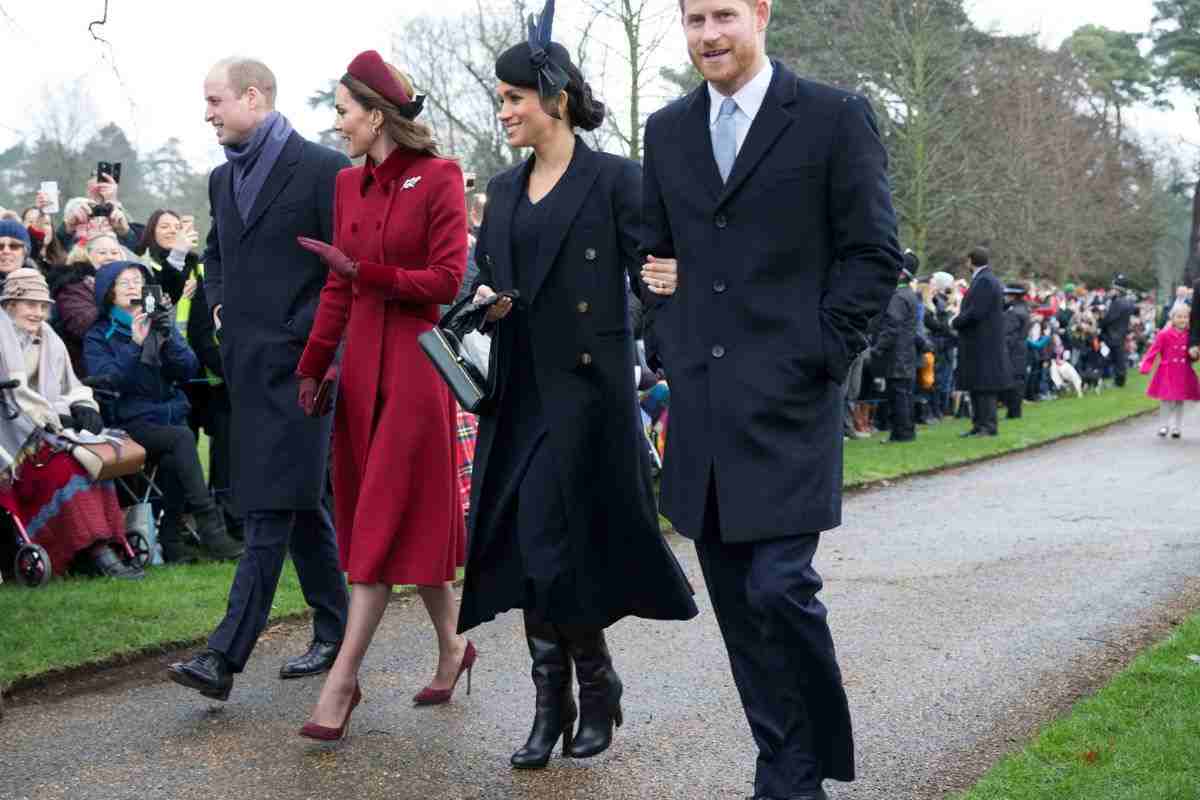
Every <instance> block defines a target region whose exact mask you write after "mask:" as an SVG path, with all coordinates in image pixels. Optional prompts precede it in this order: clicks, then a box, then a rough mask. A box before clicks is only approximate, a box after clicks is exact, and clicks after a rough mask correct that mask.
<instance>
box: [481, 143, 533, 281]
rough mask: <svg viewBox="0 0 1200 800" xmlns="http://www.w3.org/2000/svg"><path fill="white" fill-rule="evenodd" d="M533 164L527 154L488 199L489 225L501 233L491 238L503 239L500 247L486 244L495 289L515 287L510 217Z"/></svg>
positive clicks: (515, 211) (511, 217)
mask: <svg viewBox="0 0 1200 800" xmlns="http://www.w3.org/2000/svg"><path fill="white" fill-rule="evenodd" d="M532 167H533V158H532V157H530V158H528V159H526V160H525V163H524V164H523V165H522V166H521V168H520V169H515V170H513V171H512V173H511V174H510V176H509V178H508V180H507V181H505V182H504V183H502V184H501V185H500V187H499V188H500V191H498V192H496V193H495V196H494V197H489V198H488V214H489V215H493V216H492V218H491V220H489V225H491V224H494V225H495V226H496V229H497V230H499V231H502V232H503V235H502V236H499V237H493V240H499V241H503V246H502V247H496V248H493V247H491V242H489V243H488V245H489V246H488V258H490V259H491V260H492V263H491V267H492V280H493V281H494V282H495V284H496V285H495V287H494V288H495V289H496V290H497V291H501V290H504V289H514V288H516V282H517V279H516V274H515V272H514V271H513V268H512V236H511V231H512V226H513V217H514V216H516V213H517V201H518V200H520V199H521V192H522V191H523V189H524V187H525V182H526V180H527V178H528V177H529V170H530V169H532ZM493 221H494V222H493Z"/></svg>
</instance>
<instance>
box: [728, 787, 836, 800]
mask: <svg viewBox="0 0 1200 800" xmlns="http://www.w3.org/2000/svg"><path fill="white" fill-rule="evenodd" d="M746 800H829V795H827V794H825V790H824V789H815V790H814V791H811V792H801V793H800V794H789V795H788V796H787V797H772V796H771V795H768V794H756V795H754V796H753V797H747V798H746Z"/></svg>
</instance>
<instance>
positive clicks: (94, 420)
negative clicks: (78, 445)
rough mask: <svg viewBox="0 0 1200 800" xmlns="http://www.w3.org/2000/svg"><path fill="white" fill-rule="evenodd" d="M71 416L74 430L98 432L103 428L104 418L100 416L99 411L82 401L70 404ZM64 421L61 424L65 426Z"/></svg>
mask: <svg viewBox="0 0 1200 800" xmlns="http://www.w3.org/2000/svg"><path fill="white" fill-rule="evenodd" d="M71 416H72V417H73V421H74V423H75V426H74V427H75V429H76V430H82V431H87V432H88V433H99V432H100V431H102V430H104V420H103V418H101V416H100V412H99V411H97V410H96V409H94V408H92V407H91V406H88V405H84V404H83V403H76V404H75V405H73V406H71ZM66 424H67V423H66V422H65V421H64V422H63V425H64V426H66Z"/></svg>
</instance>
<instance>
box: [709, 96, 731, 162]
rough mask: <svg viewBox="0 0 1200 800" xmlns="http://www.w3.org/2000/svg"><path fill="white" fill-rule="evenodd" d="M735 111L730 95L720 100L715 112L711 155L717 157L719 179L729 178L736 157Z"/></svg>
mask: <svg viewBox="0 0 1200 800" xmlns="http://www.w3.org/2000/svg"><path fill="white" fill-rule="evenodd" d="M735 113H737V103H735V102H734V101H733V98H732V97H726V98H725V99H724V100H723V101H722V102H721V110H720V112H719V113H718V114H717V125H716V128H715V129H714V130H713V155H714V156H716V159H717V169H718V170H719V171H720V173H721V180H722V181H727V180H729V173H730V172H731V171H732V170H733V162H734V160H736V159H737V125H736V124H735V122H734V119H733V115H734V114H735Z"/></svg>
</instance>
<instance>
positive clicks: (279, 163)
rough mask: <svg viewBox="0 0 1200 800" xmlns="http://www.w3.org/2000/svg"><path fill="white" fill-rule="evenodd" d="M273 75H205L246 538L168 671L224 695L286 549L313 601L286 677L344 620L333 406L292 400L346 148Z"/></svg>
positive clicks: (267, 605) (234, 463) (225, 64)
mask: <svg viewBox="0 0 1200 800" xmlns="http://www.w3.org/2000/svg"><path fill="white" fill-rule="evenodd" d="M277 88H278V86H277V83H276V81H275V75H274V74H273V73H272V72H271V70H270V69H269V68H268V67H267V66H266V65H265V64H263V63H262V62H260V61H255V60H253V59H246V58H228V59H224V60H222V61H220V62H218V63H217V64H216V65H215V66H214V67H213V68H212V70H211V71H210V72H209V73H208V76H207V78H205V81H204V101H205V107H206V112H205V116H204V119H205V121H206V122H208V123H209V124H210V125H212V126H213V128H214V130H215V131H216V135H217V141H218V142H219V143H220V144H221V145H222V146H224V148H225V155H226V157H227V158H228V163H226V164H222V165H221V166H219V167H217V168H216V169H215V170H213V172H212V174H211V175H210V176H209V181H208V199H209V204H210V206H211V209H212V227H211V229H210V231H209V234H208V242H207V246H206V248H205V252H204V266H205V273H206V274H205V278H206V285H205V291H206V292H207V297H208V303H209V306H210V307H211V308H212V309H213V317H214V321H215V323H216V326H217V330H218V336H220V337H221V358H222V361H223V364H224V369H225V381H226V383H227V384H228V387H229V397H230V402H231V406H232V411H233V414H232V432H231V435H230V440H231V447H232V453H230V462H231V472H232V480H231V485H232V489H233V501H234V505H235V507H236V508H237V510H238V511H239V512H240V513H241V514H242V515H244V516H245V519H246V524H245V538H246V551H245V553H244V554H243V555H242V558H241V561H240V562H239V563H238V568H237V574H236V575H235V576H234V579H233V586H232V587H231V588H230V591H229V607H228V610H227V611H226V614H225V618H224V619H223V620H222V621H221V623H220V624H219V625H218V626H217V629H216V631H214V632H213V634H212V636H211V637H210V638H209V640H208V647H207V648H206V649H205V650H202V651H201V652H200V653H198V654H197V655H195V656H194V657H192V658H191V659H189V660H187V661H184V662H181V663H178V664H172V665H171V666H170V667H169V668H168V675H169V677H170V678H171V680H173V681H175V682H176V683H179V684H182V685H184V686H187V687H189V688H192V689H196V690H198V691H199V692H200V693H201V694H202V695H204V696H205V697H210V698H214V699H217V700H226V699H228V697H229V692H230V690H231V689H232V687H233V675H234V674H236V673H238V672H241V671H242V669H243V668H244V667H245V665H246V661H247V659H248V658H249V657H250V652H251V650H253V648H254V644H255V642H256V641H257V640H258V636H259V634H260V633H261V632H262V629H263V628H264V627H265V625H266V623H267V618H268V616H269V614H270V610H271V602H272V600H273V599H274V596H275V588H276V586H277V585H278V583H279V575H280V572H281V571H282V569H283V562H284V558H285V556H286V555H287V554H288V552H289V551H290V552H291V556H292V561H293V563H294V564H295V566H296V573H297V574H298V575H299V578H300V587H301V589H302V590H303V592H304V599H305V600H306V601H308V604H309V605H310V606H312V608H313V641H312V644H311V646H310V647H309V649H308V651H307V652H306V653H304V654H303V655H301V656H298V657H295V658H291V659H288V661H287V662H286V663H285V664H284V665H283V667H282V669H281V670H280V677H281V678H295V677H303V676H306V675H316V674H319V673H321V672H324V671H326V670H328V669H329V667H330V666H331V665H332V664H333V660H334V658H335V657H336V655H337V651H338V648H339V646H340V644H341V641H342V634H343V631H344V629H345V625H346V607H347V593H346V583H345V580H344V578H343V577H342V574H341V572H340V570H339V568H338V554H337V543H336V541H335V538H334V532H333V524H332V522H331V521H330V518H329V514H328V511H327V509H326V507H325V497H324V493H325V485H326V470H327V464H328V460H329V459H328V454H329V437H330V422H331V418H330V417H328V416H326V417H308V416H306V415H305V414H304V412H303V411H302V410H301V409H300V407H299V406H298V405H297V402H296V397H297V391H298V383H299V379H298V378H297V376H296V374H295V370H296V365H297V362H298V361H299V358H300V353H301V352H302V351H303V349H304V345H305V343H306V342H307V340H308V333H309V329H310V328H311V327H312V323H313V318H314V316H315V315H316V310H317V301H318V297H319V295H320V292H321V288H322V287H323V286H324V284H325V276H326V271H327V270H326V267H325V266H324V265H323V264H322V262H321V260H320V259H319V258H318V257H317V256H315V255H313V254H312V253H310V252H308V251H307V250H304V249H303V248H301V247H300V246H299V244H297V243H296V238H297V237H298V236H306V237H310V238H313V239H320V240H321V241H326V242H327V241H331V240H332V238H333V187H334V180H335V178H336V176H337V173H338V172H339V171H340V170H342V169H343V168H344V167H347V166H349V165H350V162H349V159H347V158H346V157H345V156H344V155H342V154H340V153H337V152H335V151H333V150H330V149H328V148H326V147H322V146H320V145H317V144H314V143H312V142H309V141H306V140H305V139H304V138H303V137H302V136H300V134H298V133H296V132H295V131H294V130H293V129H292V126H291V124H290V123H289V122H288V121H287V118H286V117H284V116H283V115H282V114H280V113H279V112H277V111H275V95H276V91H277ZM333 377H334V376H332V375H331V376H330V378H331V379H333Z"/></svg>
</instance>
